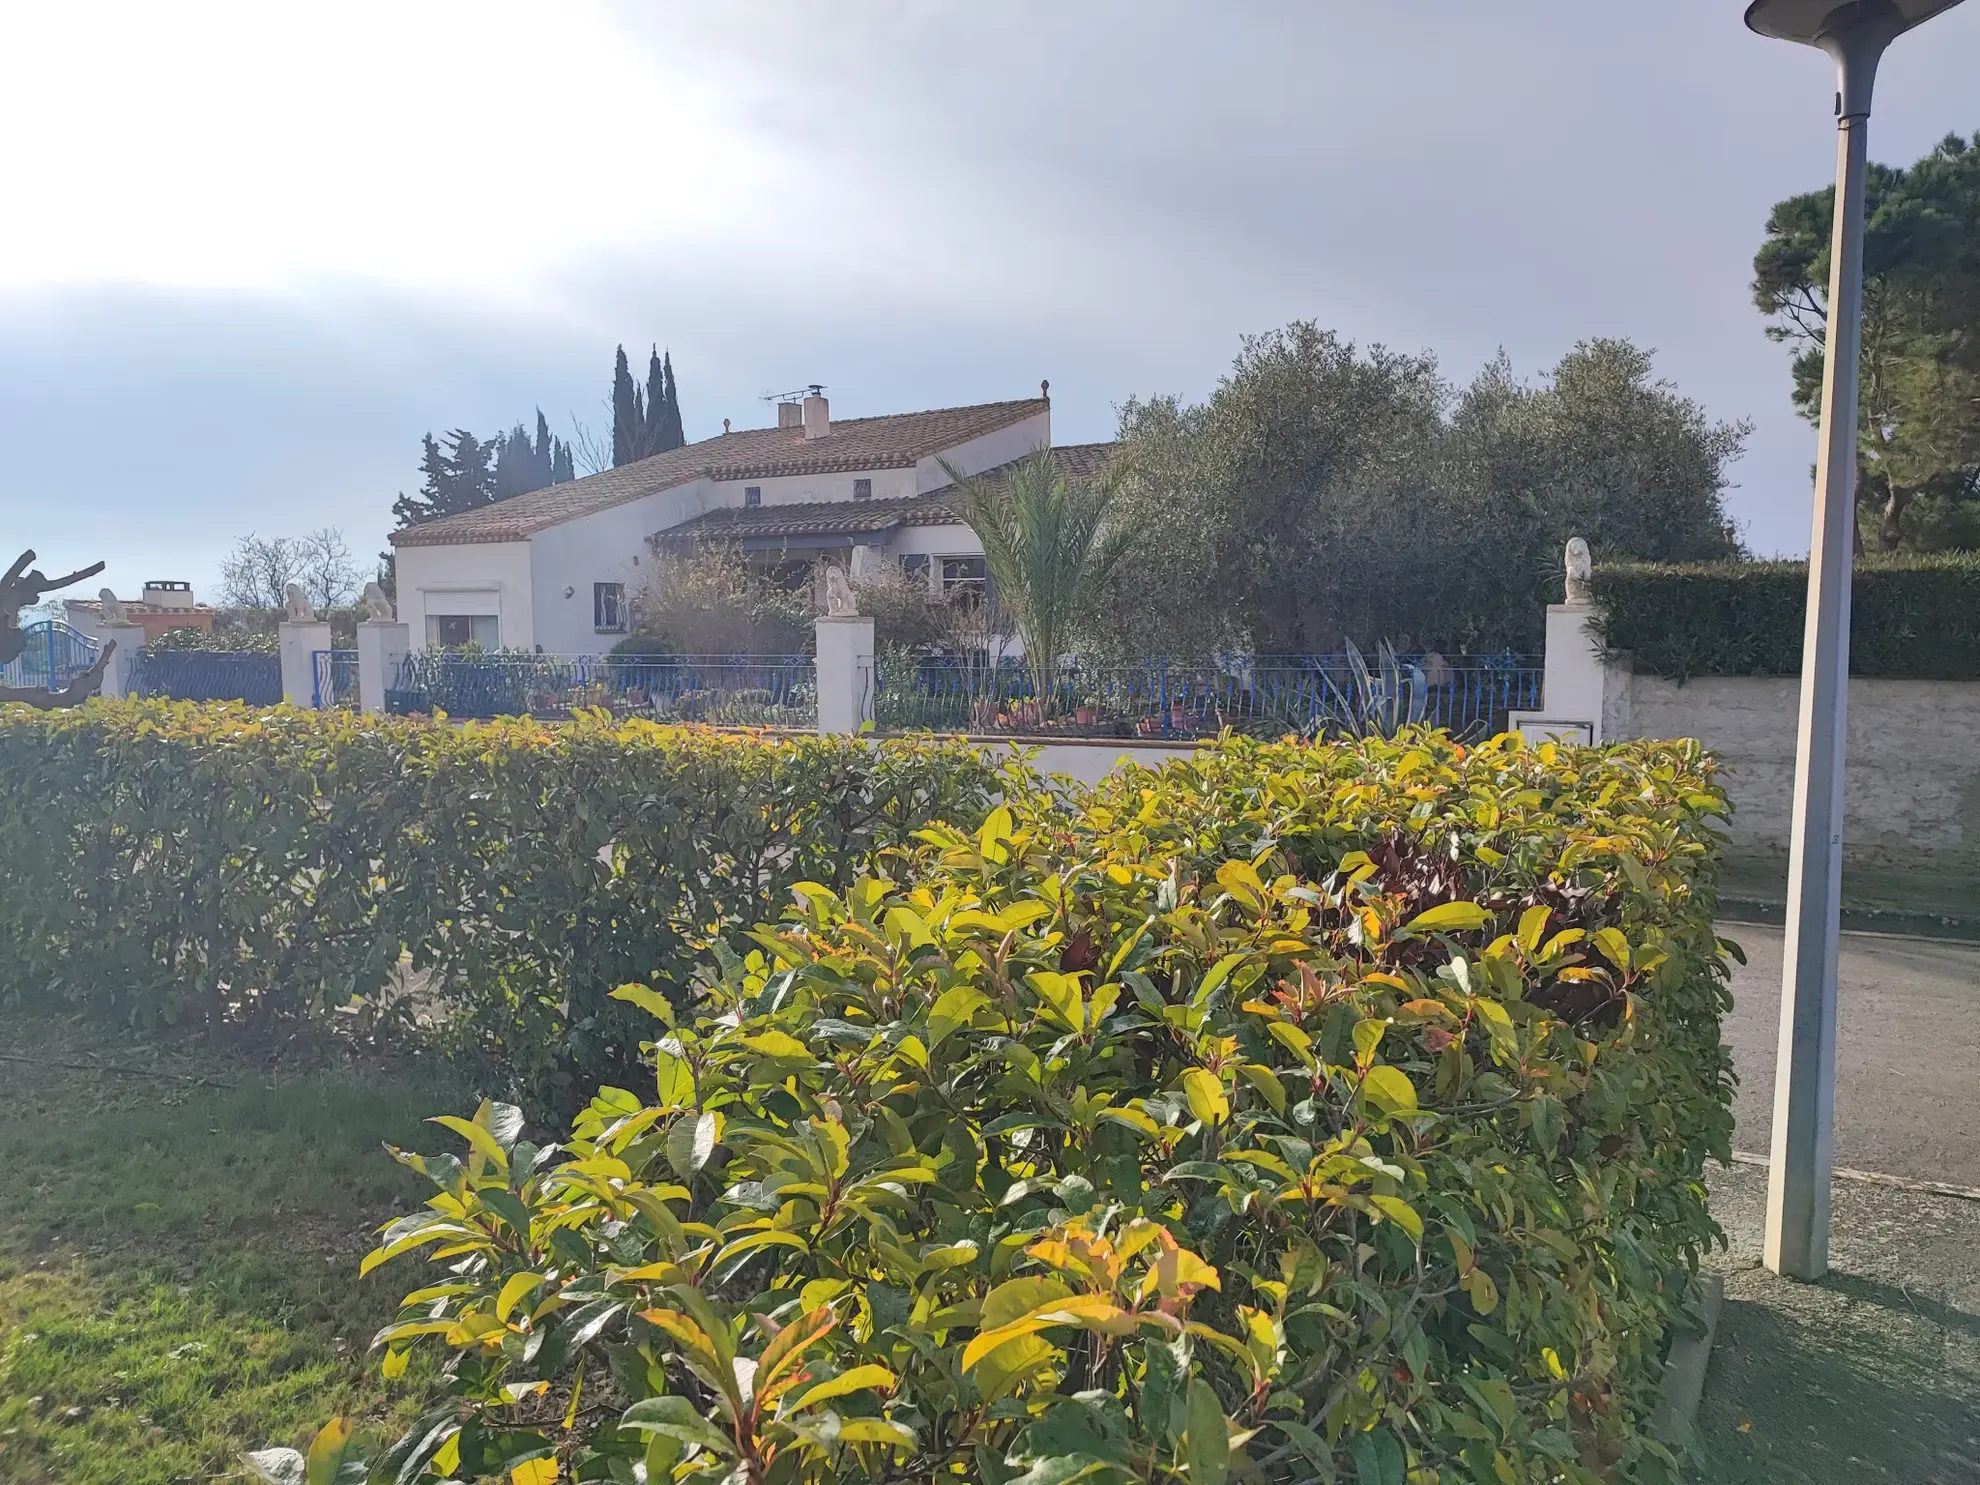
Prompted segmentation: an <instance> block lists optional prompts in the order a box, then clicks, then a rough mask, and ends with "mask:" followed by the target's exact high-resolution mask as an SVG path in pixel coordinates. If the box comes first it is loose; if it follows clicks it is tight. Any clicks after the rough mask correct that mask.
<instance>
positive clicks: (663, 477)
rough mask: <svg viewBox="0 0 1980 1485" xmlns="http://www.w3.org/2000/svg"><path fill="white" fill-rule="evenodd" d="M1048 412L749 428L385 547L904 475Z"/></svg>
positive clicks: (411, 531) (485, 537)
mask: <svg viewBox="0 0 1980 1485" xmlns="http://www.w3.org/2000/svg"><path fill="white" fill-rule="evenodd" d="M1050 405H1051V404H1050V403H1048V402H1046V401H1045V400H1044V399H1043V398H1039V397H1033V398H1026V399H1024V400H1021V401H1017V402H985V403H978V404H976V405H975V406H972V407H942V408H934V409H931V410H930V411H928V412H917V413H894V414H890V415H888V416H885V417H878V418H846V419H843V420H839V419H835V420H834V421H833V423H832V431H831V432H830V433H829V434H827V435H826V436H825V437H824V438H815V439H807V438H806V437H805V436H804V430H803V429H802V428H749V429H745V430H743V431H741V432H738V433H728V434H724V435H722V436H721V437H719V438H707V439H703V440H702V441H701V442H700V443H691V444H687V445H685V446H683V447H681V448H678V449H673V450H670V451H669V452H667V453H664V454H655V455H654V456H653V457H652V458H651V459H641V460H640V461H638V462H637V463H634V464H622V465H620V466H619V467H618V468H617V469H607V470H603V471H601V472H600V473H598V474H593V475H586V476H585V477H584V478H583V479H579V480H570V481H567V482H566V483H564V484H561V485H551V486H549V487H548V488H547V489H542V490H535V491H532V492H531V493H529V494H527V495H517V496H514V497H512V498H510V499H508V500H503V501H499V502H497V503H496V504H494V505H484V506H482V507H481V508H480V509H478V510H471V511H463V512H461V513H460V514H459V515H453V516H442V517H440V518H439V519H438V520H435V521H426V522H423V523H422V524H420V525H418V526H408V527H406V528H405V529H404V530H401V531H394V532H393V533H392V536H391V541H392V545H393V546H395V547H417V546H453V545H457V544H461V543H467V542H491V541H523V540H526V539H527V538H528V537H530V536H533V535H534V534H535V533H537V532H538V531H542V530H545V529H547V528H549V527H551V526H558V525H561V524H563V523H564V522H565V521H570V520H575V519H577V518H578V517H580V516H588V515H592V514H593V513H595V512H597V511H601V510H610V509H611V508H612V507H613V506H617V505H625V504H628V503H630V502H631V501H634V500H641V499H644V498H645V497H646V496H648V495H657V494H659V493H660V492H661V491H662V490H671V489H673V488H674V487H675V486H677V485H685V484H688V483H690V482H692V481H694V480H697V479H701V478H704V477H705V478H709V479H716V480H742V479H772V478H775V477H777V476H779V475H793V474H799V475H801V474H836V473H846V472H850V471H855V470H866V469H902V468H910V467H912V466H913V465H915V464H917V463H919V462H920V461H921V460H922V459H925V458H927V457H928V456H929V455H931V454H939V453H941V452H943V451H944V450H947V449H952V448H955V447H956V446H957V445H958V444H962V443H967V442H968V441H969V440H970V439H972V438H980V437H981V436H983V435H984V434H986V433H994V432H996V431H997V430H998V429H999V428H1008V427H1009V426H1010V425H1011V424H1013V423H1017V422H1021V421H1023V420H1024V419H1025V418H1029V417H1032V416H1034V415H1035V414H1038V413H1041V412H1044V411H1045V410H1046V408H1048V407H1049V406H1050ZM789 508H790V507H784V509H789ZM771 509H776V507H771Z"/></svg>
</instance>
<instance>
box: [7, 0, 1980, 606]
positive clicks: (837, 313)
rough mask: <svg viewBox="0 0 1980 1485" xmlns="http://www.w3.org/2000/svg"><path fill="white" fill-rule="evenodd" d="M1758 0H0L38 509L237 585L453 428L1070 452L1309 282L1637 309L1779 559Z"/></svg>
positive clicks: (1365, 323)
mask: <svg viewBox="0 0 1980 1485" xmlns="http://www.w3.org/2000/svg"><path fill="white" fill-rule="evenodd" d="M1741 8H1742V7H1741V5H1740V4H1739V3H1738V0H1497V3H1492V4H1482V3H1478V0H1392V3H1384V4H1376V5H1370V4H1367V3H1365V0H1355V3H1348V0H1246V3H1244V4H1241V5H1240V4H1229V3H1212V0H1000V3H998V4H996V5H989V6H986V5H980V4H964V3H961V0H841V3H833V4H809V5H800V4H798V3H795V0H781V3H771V0H720V3H719V4H716V3H708V0H702V3H699V4H686V3H656V0H648V3H641V4H634V3H625V4H606V3H585V0H554V3H552V0H538V3H535V4H521V3H510V0H472V3H450V0H376V3H375V0H341V3H339V4H337V5H335V6H308V7H305V6H301V5H268V4H266V3H238V4H234V3H225V0H184V3H179V4H174V5H170V6H161V5H156V4H151V3H143V4H136V3H133V4H118V3H112V0H98V3H95V4H91V5H87V6H75V5H47V4H41V3H30V0H0V10H4V14H5V18H6V33H5V34H6V46H5V49H4V61H0V67H4V69H5V73H4V78H0V139H5V140H6V141H7V145H6V148H5V149H4V151H0V197H3V198H4V200H5V201H6V202H7V203H8V206H9V208H10V209H9V210H8V212H7V214H6V217H5V222H6V229H5V230H4V231H0V444H3V445H4V447H6V448H7V449H8V451H9V458H8V459H7V460H6V461H5V466H4V472H0V541H5V542H7V543H10V544H11V545H10V546H9V552H8V554H7V555H11V551H12V550H13V549H14V548H16V547H18V546H20V545H33V546H35V547H36V548H38V549H39V550H40V551H41V553H42V554H43V557H44V559H45V563H47V564H53V565H73V564H80V563H81V562H82V561H84V560H88V559H92V558H95V557H99V556H101V557H107V558H108V559H109V560H110V563H111V570H110V572H109V574H108V577H109V579H110V580H111V581H113V582H114V583H115V584H116V586H117V587H118V589H119V590H120V591H126V590H134V589H135V588H136V586H137V584H138V583H139V582H140V581H141V580H142V579H144V578H145V577H152V576H157V577H186V578H190V579H192V580H193V581H194V582H195V583H198V584H200V585H202V586H210V585H211V583H212V582H213V580H214V578H215V575H216V573H217V568H218V562H219V558H220V556H221V554H222V553H223V552H224V551H225V549H226V548H227V546H228V545H229V544H230V543H231V542H232V540H233V539H234V538H235V537H237V536H239V535H240V534H242V533H244V532H248V531H259V532H261V533H263V534H271V535H272V534H290V535H295V534H301V533H302V532H305V531H308V530H310V529H313V528H315V527H319V526H324V525H334V526H339V527H341V528H342V529H343V530H344V531H345V532H346V533H347V535H348V536H349V538H350V540H351V541H352V543H353V545H354V546H356V547H357V548H358V549H359V550H360V551H363V552H370V551H373V550H375V549H377V548H378V547H379V546H380V545H382V543H383V539H384V535H385V532H386V531H387V530H388V529H389V527H390V524H391V519H390V514H389V509H390V505H391V501H392V498H393V495H394V494H395V493H396V492H397V491H398V490H400V489H410V488H412V487H414V486H415V485H416V484H417V482H418V476H417V474H416V472H415V463H416V460H417V457H418V448H419V437H420V434H421V433H422V432H424V431H426V430H427V429H434V430H441V429H445V428H450V427H458V426H465V427H469V428H472V429H475V430H476V431H478V432H488V431H492V430H493V429H495V428H497V427H498V426H500V425H503V424H506V423H509V422H513V421H515V420H517V419H518V418H526V417H529V416H531V415H532V410H533V409H534V408H536V407H538V406H540V407H542V408H543V410H544V411H545V412H546V413H547V414H549V416H550V418H551V420H552V422H553V424H555V425H557V426H558V427H559V428H560V430H563V431H568V429H569V425H570V423H571V420H572V418H573V416H575V417H576V418H577V419H579V420H582V421H584V422H586V423H589V424H590V425H592V426H593V428H594V429H603V428H605V427H606V426H607V425H608V424H609V417H608V415H607V414H606V413H605V412H604V410H603V407H602V401H603V398H604V395H605V393H606V391H607V387H608V382H609V376H610V368H611V360H612V351H613V347H614V346H615V345H616V344H618V343H619V342H621V341H623V342H624V343H625V344H626V345H627V347H628V349H629V350H634V351H636V352H643V351H644V348H645V347H646V346H647V345H648V344H649V343H651V342H654V341H658V342H660V343H661V344H662V345H664V346H667V347H670V348H671V350H672V352H673V356H674V362H675V366H676V368H677V371H678V374H679V379H680V384H681V398H682V404H683V409H684V412H685V416H686V422H687V429H688V436H689V437H690V438H697V437H705V436H708V435H710V434H713V433H716V432H719V431H720V428H721V421H722V419H723V418H724V417H729V418H733V419H734V420H735V421H736V423H737V424H738V426H748V425H751V424H756V423H761V422H763V421H765V420H767V417H768V410H767V409H766V407H765V406H764V404H763V403H762V401H761V400H760V398H761V397H762V396H763V394H765V393H770V392H778V391H783V390H786V389H788V388H791V387H796V386H799V385H801V384H803V383H806V382H810V381H822V382H825V383H827V384H828V386H829V389H830V395H831V396H832V399H833V407H834V411H835V412H836V413H838V414H840V415H842V416H854V415H859V414H863V413H876V412H891V411H901V410H907V409H911V408H918V407H928V406H943V405H948V404H954V403H961V402H973V401H986V400H992V399H999V398H1007V397H1020V396H1026V395H1030V394H1031V393H1032V392H1033V391H1034V390H1035V388H1036V387H1037V384H1038V381H1039V379H1040V378H1041V377H1049V378H1050V379H1051V382H1052V392H1053V403H1054V408H1053V421H1054V428H1055V432H1056V433H1057V435H1058V437H1059V439H1060V440H1061V441H1065V442H1070V441H1075V440H1082V439H1090V438H1102V437H1106V436H1108V435H1109V434H1110V433H1111V431H1112V428H1113V424H1114V409H1115V407H1116V405H1117V404H1118V403H1120V402H1121V401H1123V400H1124V399H1126V398H1127V397H1129V396H1132V395H1137V394H1147V393H1158V392H1176V393H1181V394H1183V395H1185V396H1191V397H1196V396H1201V395H1202V394H1204V393H1205V392H1206V391H1208V389H1209V388H1210V387H1211V386H1212V385H1213V384H1214V382H1215V380H1216V378H1217V377H1218V375H1219V374H1220V373H1221V372H1222V371H1223V370H1224V369H1225V368H1226V367H1227V366H1228V364H1229V362H1230V359H1231V357H1232V355H1233V354H1234V352H1235V351H1236V350H1237V347H1238V340H1239V337H1240V336H1241V335H1243V334H1245V333H1250V332H1257V331H1262V330H1267V329H1270V328H1272V327H1274V326H1276V325H1280V324H1283V323H1285V322H1286V321H1288V320H1290V319H1294V318H1305V317H1310V318H1313V319H1317V320H1319V321H1320V322H1321V323H1323V324H1326V325H1330V326H1333V327H1335V328H1337V329H1338V330H1340V331H1341V332H1342V333H1344V334H1346V335H1348V336H1351V337H1353V338H1355V339H1357V340H1361V341H1381V342H1384V343H1386V344H1388V345H1391V346H1395V347H1398V348H1404V349H1410V350H1416V349H1430V350H1434V351H1435V352H1436V353H1437V354H1438V356H1439V357H1440V358H1441V360H1442V362H1443V365H1444V367H1445V369H1446V372H1447V373H1448V374H1449V375H1451V376H1452V377H1454V378H1464V377H1468V376H1469V375H1470V374H1471V373H1472V372H1473V371H1474V370H1475V369H1476V368H1477V366H1478V365H1479V364H1480V363H1482V362H1483V361H1485V360H1486V359H1488V358H1489V357H1490V356H1492V355H1493V354H1494V353H1495V352H1496V351H1497V350H1498V349H1500V348H1501V347H1503V348H1504V349H1505V350H1506V351H1507V352H1508V354H1509V355H1510V356H1511V357H1512V358H1513V361H1514V362H1515V364H1516V365H1517V366H1518V367H1519V368H1520V369H1521V370H1523V371H1525V372H1527V373H1530V374H1537V373H1538V372H1540V371H1542V370H1544V369H1545V368H1546V367H1547V366H1549V365H1551V364H1552V363H1553V362H1554V360H1555V359H1556V358H1558V357H1559V356H1560V354H1561V353H1562V352H1563V351H1564V350H1566V349H1568V348H1569V347H1570V346H1571V345H1573V343H1574V342H1575V341H1576V340H1578V339H1581V338H1583V337H1587V336H1593V335H1625V336H1630V337H1633V338H1634V339H1636V340H1637V341H1639V342H1640V343H1642V344H1644V345H1647V346H1651V347H1654V348H1655V350H1656V351H1657V362H1658V367H1659V370H1660V372H1661V374H1663V375H1664V376H1666V377H1669V378H1670V379H1672V380H1673V381H1675V382H1676V383H1677V384H1678V385H1679V386H1680V387H1681V388H1682V389H1683V390H1685V391H1686V392H1688V393H1689V394H1691V395H1692V396H1694V397H1697V398H1698V399H1699V400H1700V401H1702V402H1703V403H1704V404H1705V405H1706V406H1707V407H1708V408H1709V409H1710V410H1711V412H1712V413H1713V414H1714V415H1716V416H1719V417H1723V418H1728V419H1731V418H1742V417H1744V418H1751V419H1752V420H1753V421H1754V423H1755V425H1756V432H1755V434H1754V436H1753V439H1752V442H1751V446H1750V451H1749V453H1748V454H1747V456H1746V458H1745V459H1744V461H1743V462H1742V463H1741V464H1740V465H1739V467H1738V469H1737V471H1736V478H1737V481H1738V489H1737V490H1736V491H1735V492H1734V494H1733V505H1734V509H1735V513H1736V514H1737V516H1738V517H1739V518H1740V519H1741V520H1742V521H1744V522H1745V523H1746V525H1747V529H1748V535H1749V538H1750V540H1751V541H1752V543H1753V545H1754V546H1755V547H1756V548H1757V549H1758V550H1761V551H1763V552H1765V551H1783V552H1790V551H1800V550H1804V549H1805V548H1806V544H1807V490H1808V465H1809V462H1810V459H1811V457H1812V450H1813V438H1812V434H1811V432H1810V430H1809V429H1808V428H1807V427H1806V426H1805V425H1804V424H1802V423H1801V422H1800V421H1799V420H1798V419H1796V417H1795V416H1794V414H1793V412H1792V410H1791V409H1790V407H1789V405H1788V397H1787V389H1788V376H1787V368H1786V357H1785V353H1784V352H1783V351H1782V350H1781V349H1780V348H1779V347H1776V346H1774V345H1772V344H1770V343H1769V342H1768V341H1767V340H1766V339H1765V338H1764V337H1763V335H1762V334H1761V322H1760V320H1759V317H1758V316H1757V315H1756V314H1755V312H1754V311H1753V309H1752V307H1751V305H1750V302H1749V298H1748V289H1747V283H1748V279H1749V275H1750V267H1751V262H1752V256H1753V251H1754V248H1755V246H1756V245H1757V242H1758V238H1759V233H1760V229H1761V225H1762V223H1763V221H1764V219H1765V216H1766V212H1767V209H1768V207H1769V205H1770V204H1771V203H1772V202H1774V201H1775V200H1776V199H1778V198H1780V197H1781V196H1783V195H1787V194H1790V193H1792V192H1795V191H1800V190H1805V189H1809V188H1812V187H1816V186H1819V185H1821V184H1823V183H1825V182H1826V181H1827V180H1828V179H1829V177H1830V174H1831V172H1832V170H1833V157H1834V144H1833V137H1834V135H1833V127H1832V124H1831V121H1830V118H1829V109H1830V90H1831V87H1832V75H1831V73H1830V69H1829V64H1828V62H1827V61H1826V59H1824V58H1823V57H1821V56H1820V55H1819V54H1818V53H1815V52H1813V51H1809V50H1806V49H1803V48H1797V47H1791V46H1785V45H1781V44H1779V43H1769V42H1764V41H1761V40H1759V39H1758V38H1755V37H1752V36H1749V35H1748V34H1747V33H1746V32H1745V31H1744V30H1743V29H1742V27H1741V25H1740V11H1741ZM1976 61H1980V5H1972V6H1963V7H1961V8H1959V9H1957V10H1955V11H1953V12H1951V13H1950V14H1948V15H1946V16H1944V17H1942V18H1941V19H1939V20H1937V21H1935V22H1933V23H1932V26H1931V29H1930V30H1929V31H1927V32H1925V33H1923V34H1922V35H1921V36H1917V37H1912V38H1908V39H1907V40H1906V41H1905V42H1902V43H1900V45H1899V46H1898V48H1897V49H1896V50H1895V51H1894V52H1893V54H1892V55H1891V57H1890V58H1889V59H1888V60H1887V61H1886V64H1885V71H1884V74H1883V77H1882V80H1881V82H1880V85H1879V90H1878V100H1877V101H1878V110H1877V115H1876V118H1875V120H1874V128H1873V132H1872V152H1873V154H1874V155H1875V157H1877V158H1879V159H1883V160H1888V161H1892V162H1897V163H1905V162H1909V161H1910V160H1912V159H1914V158H1916V157H1917V156H1918V155H1919V154H1921V153H1923V152H1924V151H1925V150H1926V149H1928V148H1929V147H1930V146H1931V145H1932V144H1933V143H1934V142H1935V141H1936V140H1937V139H1938V138H1940V137H1941V136H1943V135H1944V134H1945V133H1946V132H1947V131H1949V130H1954V129H1957V130H1962V131H1968V132H1970V131H1972V130H1974V129H1975V128H1980V102H1976V101H1975V94H1974V91H1973V87H1972V78H1973V75H1974V66H1975V63H1976Z"/></svg>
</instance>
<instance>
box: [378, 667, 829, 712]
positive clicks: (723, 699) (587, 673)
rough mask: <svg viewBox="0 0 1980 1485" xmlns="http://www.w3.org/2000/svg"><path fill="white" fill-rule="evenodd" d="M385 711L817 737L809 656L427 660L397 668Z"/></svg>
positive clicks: (813, 677) (814, 686) (814, 678)
mask: <svg viewBox="0 0 1980 1485" xmlns="http://www.w3.org/2000/svg"><path fill="white" fill-rule="evenodd" d="M385 706H386V710H388V711H394V712H435V711H440V712H445V713H447V714H448V715H449V716H454V717H500V716H523V715H528V716H534V717H559V716H568V715H570V714H571V713H572V712H573V711H577V710H579V709H582V708H588V707H603V708H605V709H606V710H608V711H612V712H614V713H617V714H618V715H621V716H644V717H651V718H654V719H655V720H657V721H670V722H708V723H714V724H717V725H722V726H734V727H815V726H816V725H817V723H818V683H817V676H816V673H815V671H814V670H813V667H812V663H811V657H810V656H808V655H475V654H463V653H460V652H457V651H437V650H425V651H421V652H419V653H416V654H412V655H408V656H406V657H405V659H404V660H403V661H402V662H401V663H400V665H399V668H398V672H397V674H396V675H395V676H394V677H393V684H392V685H391V687H390V688H389V689H388V690H387V692H386V695H385Z"/></svg>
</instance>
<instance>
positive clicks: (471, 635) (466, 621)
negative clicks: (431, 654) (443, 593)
mask: <svg viewBox="0 0 1980 1485" xmlns="http://www.w3.org/2000/svg"><path fill="white" fill-rule="evenodd" d="M426 642H427V644H428V645H430V646H432V647H433V648H435V649H440V650H458V649H460V648H461V646H463V645H479V646H481V648H482V649H484V650H499V649H500V648H501V647H502V621H501V620H500V619H498V618H496V617H495V615H493V614H428V615H427V616H426Z"/></svg>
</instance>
